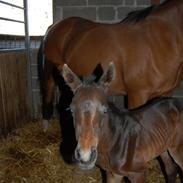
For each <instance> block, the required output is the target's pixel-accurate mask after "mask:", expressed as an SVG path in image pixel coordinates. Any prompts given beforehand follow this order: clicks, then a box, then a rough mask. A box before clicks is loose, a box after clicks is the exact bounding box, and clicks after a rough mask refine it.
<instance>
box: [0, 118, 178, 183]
mask: <svg viewBox="0 0 183 183" xmlns="http://www.w3.org/2000/svg"><path fill="white" fill-rule="evenodd" d="M60 143H61V135H60V129H59V123H58V121H57V120H53V121H52V122H51V126H50V128H49V130H48V132H46V133H44V132H43V130H42V127H41V122H40V121H33V122H30V123H28V124H27V125H25V126H24V127H23V128H21V129H18V130H16V131H14V132H12V133H11V134H10V135H9V136H8V137H7V138H6V139H2V140H1V141H0V183H101V182H102V178H101V173H100V170H99V168H97V167H96V168H94V169H93V170H91V171H82V170H80V169H79V168H78V167H76V166H75V165H69V164H67V163H65V162H64V160H63V159H62V156H61V155H60V152H59V146H60ZM148 182H149V183H164V182H165V181H164V178H163V176H162V174H161V171H160V169H159V165H158V163H157V161H155V160H154V161H152V162H151V163H150V164H149V170H148ZM178 182H180V181H179V180H178V181H177V183H178Z"/></svg>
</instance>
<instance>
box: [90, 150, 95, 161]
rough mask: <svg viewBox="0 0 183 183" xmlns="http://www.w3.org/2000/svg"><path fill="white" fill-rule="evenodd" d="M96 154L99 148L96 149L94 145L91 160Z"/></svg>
mask: <svg viewBox="0 0 183 183" xmlns="http://www.w3.org/2000/svg"><path fill="white" fill-rule="evenodd" d="M96 155H97V150H96V148H95V147H92V149H91V158H90V159H91V161H92V160H94V159H95V157H96Z"/></svg>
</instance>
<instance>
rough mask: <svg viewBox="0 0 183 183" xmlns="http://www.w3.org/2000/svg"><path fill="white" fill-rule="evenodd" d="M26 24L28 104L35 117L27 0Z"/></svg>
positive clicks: (25, 7) (25, 8)
mask: <svg viewBox="0 0 183 183" xmlns="http://www.w3.org/2000/svg"><path fill="white" fill-rule="evenodd" d="M24 22H25V46H26V55H27V78H28V102H29V111H30V117H31V118H33V116H34V105H33V92H32V69H31V59H30V36H29V27H28V4H27V0H24Z"/></svg>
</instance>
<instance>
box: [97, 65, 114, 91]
mask: <svg viewBox="0 0 183 183" xmlns="http://www.w3.org/2000/svg"><path fill="white" fill-rule="evenodd" d="M114 77H115V67H114V63H113V62H110V63H109V66H108V68H107V70H106V71H104V73H103V75H102V76H101V78H100V80H99V85H100V86H102V87H104V89H107V88H108V86H109V85H110V83H111V82H112V81H113V80H114Z"/></svg>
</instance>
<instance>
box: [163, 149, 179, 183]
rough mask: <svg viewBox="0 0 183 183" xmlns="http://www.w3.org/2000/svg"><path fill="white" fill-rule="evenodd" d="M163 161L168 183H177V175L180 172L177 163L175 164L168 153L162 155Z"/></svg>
mask: <svg viewBox="0 0 183 183" xmlns="http://www.w3.org/2000/svg"><path fill="white" fill-rule="evenodd" d="M160 157H161V159H162V161H163V164H164V168H165V173H166V176H167V177H166V178H167V183H175V181H176V175H177V171H178V167H177V165H176V163H175V162H173V160H172V158H171V157H170V155H169V154H168V152H167V151H166V152H164V153H163V154H161V156H160Z"/></svg>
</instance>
